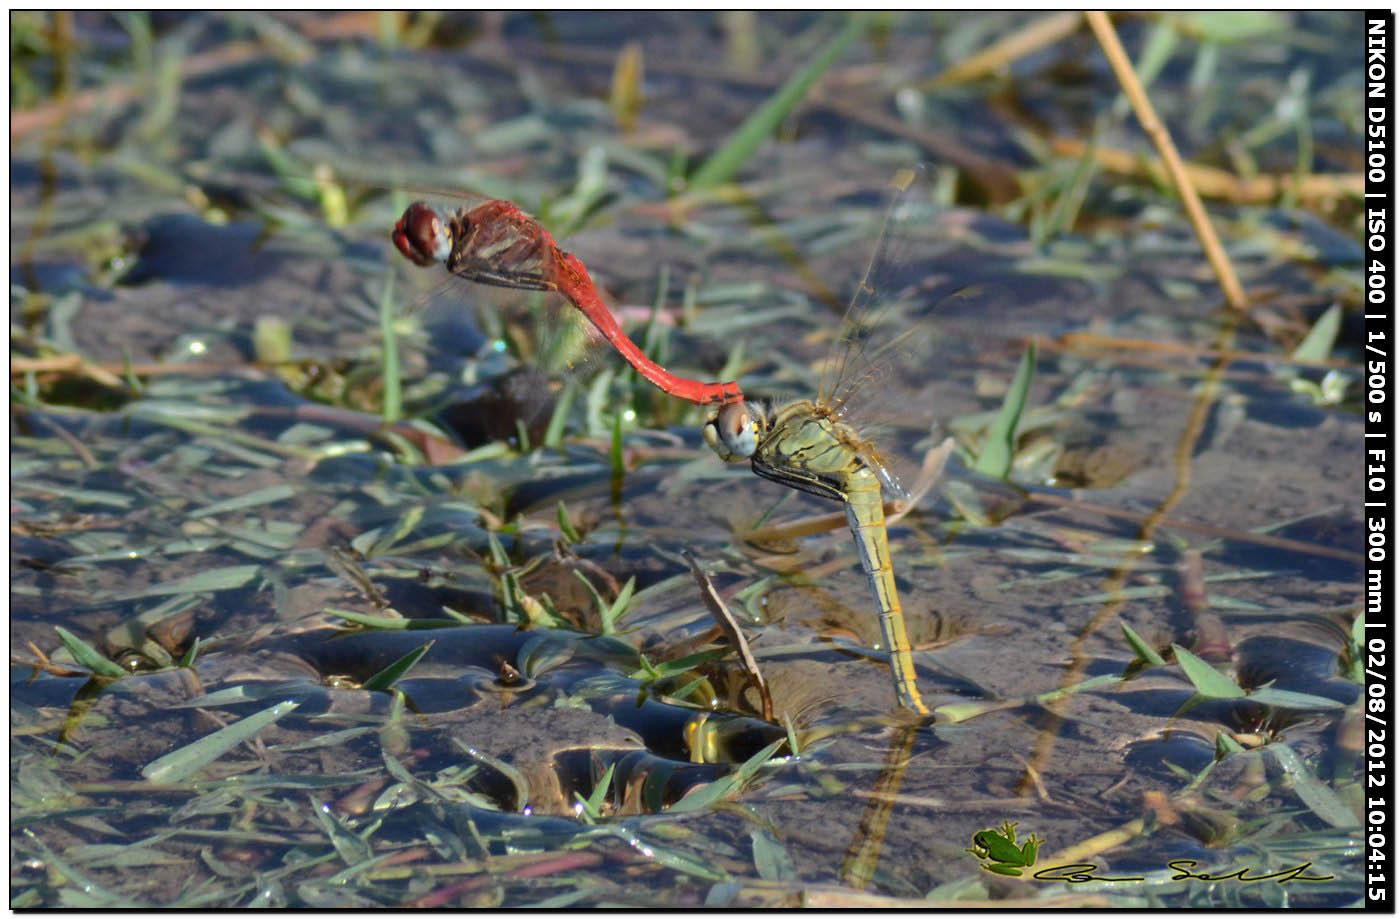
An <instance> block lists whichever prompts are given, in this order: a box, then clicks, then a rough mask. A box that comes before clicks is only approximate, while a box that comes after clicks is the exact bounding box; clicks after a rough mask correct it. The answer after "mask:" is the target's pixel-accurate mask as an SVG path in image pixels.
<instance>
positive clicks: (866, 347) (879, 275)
mask: <svg viewBox="0 0 1400 919" xmlns="http://www.w3.org/2000/svg"><path fill="white" fill-rule="evenodd" d="M888 199H889V204H888V206H887V207H886V208H885V216H884V218H883V221H882V222H881V226H880V230H879V232H878V234H877V236H876V239H875V244H874V250H873V252H872V254H871V257H870V261H869V263H867V265H866V269H865V272H864V274H863V275H862V276H861V279H860V284H859V285H858V286H857V287H856V290H855V293H854V294H853V295H852V297H851V302H850V305H849V306H848V307H847V308H846V315H845V317H844V319H843V321H842V328H841V333H840V337H839V338H837V340H836V341H835V342H834V343H833V344H832V347H831V352H830V354H829V356H828V358H827V361H826V364H825V366H824V367H823V370H822V375H821V384H820V386H819V388H818V394H819V398H820V400H821V401H823V402H824V403H826V404H827V405H830V406H832V407H833V408H835V409H836V410H837V411H839V412H841V413H843V414H844V413H846V412H847V411H848V409H849V408H850V407H851V405H852V404H854V402H856V401H857V400H856V398H855V397H856V396H857V394H858V393H862V392H864V391H869V390H871V389H878V388H879V381H880V378H881V377H882V375H884V374H888V373H889V372H890V370H891V367H892V364H893V360H892V359H893V357H894V356H895V355H896V354H897V353H898V352H899V351H900V350H901V349H902V347H903V346H904V345H906V344H907V342H908V339H909V337H910V336H911V335H912V334H913V333H914V331H915V330H914V329H912V328H909V327H907V326H906V325H905V324H904V323H903V322H902V321H901V318H902V317H901V311H900V310H898V309H892V308H891V304H892V301H894V300H896V299H897V298H898V296H899V294H900V293H901V292H902V291H904V290H907V289H908V288H909V287H910V286H912V285H913V284H915V283H917V282H918V280H919V279H918V278H916V277H911V276H910V268H911V266H913V265H915V264H916V263H917V259H916V257H915V255H916V253H917V250H918V248H919V246H920V244H921V242H922V241H923V240H921V238H920V235H919V234H918V233H917V232H915V230H916V229H917V227H918V225H919V224H921V223H922V224H927V223H929V222H930V221H931V218H932V216H933V208H934V205H933V202H932V197H931V190H930V187H929V181H928V174H927V169H926V168H925V167H923V166H918V167H909V168H904V169H900V170H899V172H897V173H896V174H895V176H894V178H893V179H892V180H891V181H890V184H889V186H888Z"/></svg>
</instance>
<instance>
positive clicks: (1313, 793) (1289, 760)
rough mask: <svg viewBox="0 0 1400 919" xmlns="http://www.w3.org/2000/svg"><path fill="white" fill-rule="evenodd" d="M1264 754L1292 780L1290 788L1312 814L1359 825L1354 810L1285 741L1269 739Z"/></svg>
mask: <svg viewBox="0 0 1400 919" xmlns="http://www.w3.org/2000/svg"><path fill="white" fill-rule="evenodd" d="M1264 755H1265V756H1269V757H1272V758H1273V760H1274V762H1275V763H1277V764H1278V766H1279V768H1280V769H1282V770H1283V774H1284V775H1285V776H1287V777H1288V778H1289V779H1290V780H1291V781H1292V783H1293V790H1294V791H1295V792H1297V794H1298V797H1299V798H1300V799H1301V800H1302V802H1303V803H1304V804H1306V805H1307V806H1308V809H1309V810H1311V811H1312V812H1313V813H1314V814H1317V815H1318V816H1319V817H1321V818H1322V819H1323V820H1325V821H1327V822H1328V823H1330V824H1332V826H1338V827H1354V826H1360V822H1359V821H1358V820H1357V818H1356V814H1355V813H1354V812H1353V811H1352V809H1351V808H1349V807H1347V806H1346V804H1345V803H1344V802H1343V801H1342V799H1341V798H1339V797H1338V796H1337V793H1336V792H1335V791H1333V790H1332V789H1330V788H1328V787H1327V786H1326V785H1324V784H1323V783H1322V781H1321V780H1320V779H1318V777H1317V776H1315V775H1313V773H1312V770H1311V769H1309V768H1308V767H1307V765H1306V764H1305V763H1304V762H1303V761H1302V760H1301V759H1299V757H1298V754H1297V753H1295V752H1294V750H1293V748H1292V747H1290V746H1289V745H1288V744H1286V743H1271V744H1269V745H1268V746H1266V747H1265V748H1264Z"/></svg>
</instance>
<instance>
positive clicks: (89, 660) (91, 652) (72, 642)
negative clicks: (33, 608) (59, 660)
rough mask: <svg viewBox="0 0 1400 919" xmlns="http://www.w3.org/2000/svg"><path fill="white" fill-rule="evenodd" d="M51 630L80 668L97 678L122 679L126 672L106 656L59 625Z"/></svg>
mask: <svg viewBox="0 0 1400 919" xmlns="http://www.w3.org/2000/svg"><path fill="white" fill-rule="evenodd" d="M53 630H54V631H55V632H57V633H58V640H59V641H61V642H63V646H64V647H65V648H67V649H68V653H69V654H71V655H73V660H75V661H77V662H78V663H79V664H80V665H81V666H83V667H86V668H87V669H89V670H91V671H92V672H93V673H95V674H97V675H98V676H110V677H123V676H127V672H126V671H125V670H123V669H122V668H121V667H118V666H117V665H116V664H114V663H113V662H112V661H110V660H108V659H107V658H106V656H104V655H103V654H102V652H101V651H98V650H97V649H96V648H94V647H93V646H92V645H90V644H88V643H87V642H85V641H83V640H82V639H81V638H79V637H78V636H76V635H74V634H73V633H72V632H70V631H68V630H67V629H65V628H64V627H63V626H61V625H56V626H54V627H53Z"/></svg>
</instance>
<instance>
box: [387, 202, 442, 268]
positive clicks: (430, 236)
mask: <svg viewBox="0 0 1400 919" xmlns="http://www.w3.org/2000/svg"><path fill="white" fill-rule="evenodd" d="M393 238H394V246H395V248H397V249H398V250H399V251H400V252H401V253H403V255H404V257H405V258H407V259H408V260H409V261H411V262H413V263H414V264H415V265H431V264H433V263H434V262H442V261H446V259H447V257H448V256H449V255H451V254H452V239H451V237H450V236H449V235H448V233H447V231H446V230H445V229H444V228H443V224H442V218H441V217H440V216H438V212H437V211H435V210H433V209H432V208H431V207H429V206H428V205H426V204H424V203H423V202H422V201H415V202H413V203H412V204H410V205H409V206H408V210H406V211H404V212H403V216H402V217H400V218H399V220H398V222H397V223H395V224H394V236H393Z"/></svg>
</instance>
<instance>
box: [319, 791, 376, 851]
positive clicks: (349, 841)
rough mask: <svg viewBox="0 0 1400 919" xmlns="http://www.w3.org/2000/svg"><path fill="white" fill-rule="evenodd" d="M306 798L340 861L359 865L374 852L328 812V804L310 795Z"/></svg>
mask: <svg viewBox="0 0 1400 919" xmlns="http://www.w3.org/2000/svg"><path fill="white" fill-rule="evenodd" d="M306 800H308V801H310V802H311V810H312V812H313V813H315V815H316V822H317V823H319V824H320V825H321V830H322V832H324V833H325V834H326V838H327V839H329V840H330V842H331V845H332V846H334V847H335V851H336V854H337V855H339V856H340V860H341V861H343V862H345V864H347V865H351V866H354V865H359V864H361V863H363V862H365V861H367V860H368V859H369V858H370V856H371V855H373V854H374V850H373V849H371V848H370V844H369V843H367V842H365V841H364V840H363V839H361V838H360V837H359V836H358V835H357V834H355V833H354V832H352V831H351V830H350V828H349V827H347V826H345V824H343V823H341V822H340V821H339V820H338V819H336V817H335V815H334V814H332V813H331V812H330V807H329V805H326V804H323V803H322V802H320V801H317V800H316V799H315V798H312V797H308V798H307V799H306Z"/></svg>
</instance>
